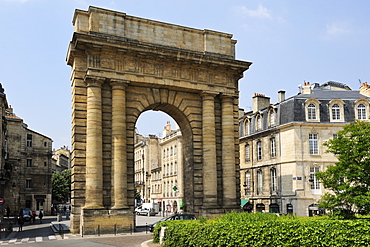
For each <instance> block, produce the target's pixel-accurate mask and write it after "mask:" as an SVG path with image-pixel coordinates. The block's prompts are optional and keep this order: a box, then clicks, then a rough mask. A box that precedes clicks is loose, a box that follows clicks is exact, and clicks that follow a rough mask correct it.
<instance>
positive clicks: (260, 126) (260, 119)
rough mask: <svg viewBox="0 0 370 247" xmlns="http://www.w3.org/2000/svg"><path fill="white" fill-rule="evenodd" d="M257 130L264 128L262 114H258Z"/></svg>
mask: <svg viewBox="0 0 370 247" xmlns="http://www.w3.org/2000/svg"><path fill="white" fill-rule="evenodd" d="M257 130H262V116H261V115H258V116H257Z"/></svg>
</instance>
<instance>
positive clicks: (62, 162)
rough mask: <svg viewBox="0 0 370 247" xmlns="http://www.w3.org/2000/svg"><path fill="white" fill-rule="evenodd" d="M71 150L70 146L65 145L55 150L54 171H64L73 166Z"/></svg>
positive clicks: (53, 157) (53, 158)
mask: <svg viewBox="0 0 370 247" xmlns="http://www.w3.org/2000/svg"><path fill="white" fill-rule="evenodd" d="M70 157H71V151H70V150H69V149H68V147H66V146H63V147H61V148H59V149H57V150H53V156H52V172H62V171H64V170H67V169H70V168H71V162H70Z"/></svg>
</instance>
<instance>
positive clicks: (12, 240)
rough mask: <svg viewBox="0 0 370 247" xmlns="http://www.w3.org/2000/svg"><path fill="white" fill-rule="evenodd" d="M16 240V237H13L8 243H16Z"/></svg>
mask: <svg viewBox="0 0 370 247" xmlns="http://www.w3.org/2000/svg"><path fill="white" fill-rule="evenodd" d="M16 241H17V239H16V238H12V239H10V240H9V242H8V243H9V244H14V243H15V242H16Z"/></svg>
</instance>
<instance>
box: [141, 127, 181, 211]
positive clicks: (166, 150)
mask: <svg viewBox="0 0 370 247" xmlns="http://www.w3.org/2000/svg"><path fill="white" fill-rule="evenodd" d="M135 139H136V144H135V158H134V160H135V188H136V189H137V190H138V191H139V192H140V195H141V198H142V201H141V202H143V203H144V202H153V203H158V204H159V208H160V211H161V212H162V213H163V211H167V212H169V213H171V212H178V211H180V210H181V209H182V205H183V197H184V189H183V188H184V185H183V171H182V170H183V168H182V167H183V166H182V135H181V131H180V130H179V129H178V128H177V129H176V130H172V129H171V124H170V123H169V122H167V124H166V126H165V127H164V130H163V137H162V138H159V137H157V136H155V135H149V136H148V137H143V136H142V135H140V134H136V138H135Z"/></svg>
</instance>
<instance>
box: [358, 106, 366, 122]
mask: <svg viewBox="0 0 370 247" xmlns="http://www.w3.org/2000/svg"><path fill="white" fill-rule="evenodd" d="M357 116H358V117H357V119H358V120H366V118H367V117H366V107H365V105H364V104H359V105H358V106H357Z"/></svg>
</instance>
